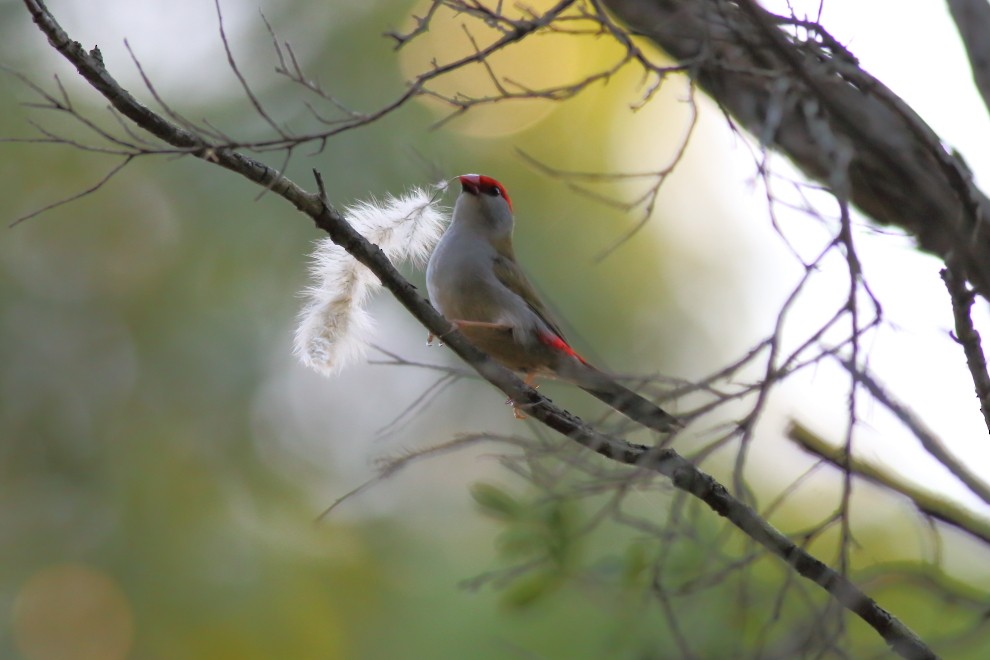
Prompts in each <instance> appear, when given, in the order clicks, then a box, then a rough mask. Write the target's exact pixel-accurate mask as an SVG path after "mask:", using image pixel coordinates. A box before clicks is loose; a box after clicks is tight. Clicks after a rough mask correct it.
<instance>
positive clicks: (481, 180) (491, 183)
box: [478, 174, 512, 210]
mask: <svg viewBox="0 0 990 660" xmlns="http://www.w3.org/2000/svg"><path fill="white" fill-rule="evenodd" d="M478 184H479V185H482V186H485V187H488V188H498V191H499V192H500V193H501V194H502V197H504V198H505V202H506V204H508V205H509V209H510V210H511V209H512V199H510V198H509V193H507V192H506V191H505V186H503V185H502V184H501V183H499V182H498V181H496V180H495V179H493V178H491V177H490V176H485V175H484V174H479V175H478Z"/></svg>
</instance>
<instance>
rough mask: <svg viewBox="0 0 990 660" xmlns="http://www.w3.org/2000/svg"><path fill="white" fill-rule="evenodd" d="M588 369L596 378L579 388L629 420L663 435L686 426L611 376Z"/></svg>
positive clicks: (579, 383) (583, 379) (584, 380)
mask: <svg viewBox="0 0 990 660" xmlns="http://www.w3.org/2000/svg"><path fill="white" fill-rule="evenodd" d="M588 368H589V369H592V370H593V371H594V372H595V376H596V377H595V378H582V379H581V381H582V382H576V384H577V386H578V387H580V388H581V389H583V390H584V391H585V392H587V393H588V394H590V395H592V396H593V397H595V398H597V399H599V400H601V401H604V402H605V403H607V404H608V405H609V406H611V407H612V408H614V409H616V410H618V411H619V412H620V413H622V414H623V415H625V416H626V417H628V418H629V419H631V420H633V421H634V422H639V423H640V424H642V425H643V426H646V427H649V428H651V429H654V430H656V431H660V432H661V433H669V432H671V431H676V430H677V429H679V428H682V427H683V426H684V424H683V423H682V422H681V421H680V420H679V419H677V418H676V417H674V416H673V415H671V414H670V413H668V412H667V411H666V410H664V409H663V408H661V407H660V406H658V405H657V404H655V403H653V402H652V401H649V400H647V399H644V398H643V397H641V396H640V395H638V394H636V393H635V392H633V391H632V390H631V389H629V388H628V387H625V386H623V385H621V384H620V383H618V382H616V381H615V380H614V379H613V378H612V377H611V376H608V375H607V374H605V373H602V372H600V371H598V370H597V369H594V367H590V366H588Z"/></svg>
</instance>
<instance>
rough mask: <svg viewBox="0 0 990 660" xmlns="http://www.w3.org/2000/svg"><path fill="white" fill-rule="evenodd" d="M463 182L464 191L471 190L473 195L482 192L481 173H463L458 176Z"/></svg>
mask: <svg viewBox="0 0 990 660" xmlns="http://www.w3.org/2000/svg"><path fill="white" fill-rule="evenodd" d="M457 178H458V179H459V180H460V182H461V189H462V190H464V192H469V193H471V194H472V195H480V194H481V175H479V174H462V175H460V176H459V177H457Z"/></svg>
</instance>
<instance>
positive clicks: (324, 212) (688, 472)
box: [24, 0, 935, 658]
mask: <svg viewBox="0 0 990 660" xmlns="http://www.w3.org/2000/svg"><path fill="white" fill-rule="evenodd" d="M24 3H25V5H26V6H27V8H28V10H29V11H30V12H31V15H32V17H33V19H34V21H35V23H36V24H37V25H38V27H39V29H40V30H41V31H42V32H43V33H44V34H45V35H46V36H47V37H48V39H49V42H50V43H51V45H52V46H53V47H54V48H55V49H56V50H57V51H58V52H59V53H61V54H62V55H63V56H64V57H65V58H66V59H67V60H68V61H69V62H70V63H72V64H73V65H74V66H75V67H76V69H77V70H78V71H79V73H80V74H81V75H82V76H83V77H84V78H85V79H86V80H87V81H89V82H90V84H91V85H92V86H93V87H94V88H95V89H97V90H98V91H99V92H100V93H101V94H103V95H104V96H105V97H106V98H107V100H108V101H110V103H111V104H112V105H113V106H114V107H115V108H116V109H117V110H118V111H119V112H120V113H121V114H122V115H124V116H126V117H128V118H130V119H131V120H133V121H135V122H136V123H138V124H139V125H140V126H142V127H143V128H145V130H148V131H149V132H151V133H153V134H154V135H156V136H157V137H159V139H162V140H164V141H165V142H167V143H169V144H171V145H173V146H175V147H177V148H179V149H184V150H188V151H189V152H190V153H192V154H194V155H196V156H197V157H199V158H201V159H203V160H204V161H206V162H212V163H215V164H218V165H220V166H221V167H224V168H226V169H229V170H231V171H233V172H236V173H238V174H240V175H241V176H244V177H245V178H247V179H248V180H250V181H253V182H255V183H257V184H259V185H261V186H262V187H265V188H268V189H270V190H271V191H272V192H273V193H274V194H277V195H279V196H281V197H282V198H283V199H285V200H286V201H288V202H290V203H291V204H292V205H293V206H295V207H296V208H297V209H298V210H299V211H300V212H302V213H304V214H306V215H308V216H309V217H310V218H312V219H313V221H314V222H315V223H316V225H317V226H318V227H320V228H321V229H323V230H325V231H326V232H327V233H328V235H329V236H330V238H331V239H332V240H333V241H334V242H335V243H337V244H338V245H340V246H341V247H343V248H344V249H345V250H347V251H348V252H349V253H350V254H351V255H352V256H353V257H354V258H355V259H357V260H358V261H359V262H360V263H362V264H364V265H365V266H367V267H368V268H369V269H370V270H371V271H372V272H374V273H375V275H376V276H377V277H378V278H379V280H380V281H381V282H382V284H383V285H384V286H385V287H386V288H387V289H388V290H389V291H390V292H391V293H392V294H393V295H394V296H395V298H396V299H397V300H398V301H399V302H400V303H401V304H402V305H403V306H405V307H406V309H407V310H408V311H409V312H410V313H411V314H412V315H413V316H414V317H415V318H417V319H418V320H419V321H420V322H421V323H422V324H423V325H424V326H425V327H426V328H427V329H428V330H429V331H430V332H432V333H433V334H434V335H437V336H439V337H442V338H443V340H444V341H445V343H446V344H447V345H448V346H449V347H450V348H451V349H452V350H453V351H454V352H455V353H457V355H459V356H460V357H461V358H463V359H464V360H465V361H467V362H468V363H469V364H471V366H472V367H473V368H474V369H475V370H476V371H477V372H478V373H479V374H481V375H482V376H483V377H484V378H485V379H486V380H488V381H489V382H490V383H492V384H493V385H495V386H496V387H498V388H499V389H500V390H502V392H504V393H505V394H506V395H508V396H509V397H510V398H511V399H512V400H513V401H515V402H517V405H519V406H520V407H524V408H525V410H526V411H527V412H528V413H529V414H530V416H531V417H533V418H534V419H537V420H539V421H540V422H542V423H543V424H545V425H546V426H547V427H548V428H550V429H553V430H555V431H557V432H558V433H560V434H561V435H563V436H565V437H567V438H569V439H570V440H572V441H574V442H576V443H578V444H580V445H581V446H583V447H585V448H587V449H590V450H592V451H593V452H596V453H598V454H600V455H601V456H604V457H606V458H608V459H610V460H612V461H615V462H617V463H621V464H624V465H629V466H635V467H638V468H640V469H643V470H650V471H653V472H656V473H658V474H662V475H664V476H666V477H668V478H669V479H670V481H671V483H672V484H673V485H674V486H675V487H676V488H678V489H680V490H682V491H684V492H686V493H690V494H691V495H693V496H694V497H695V498H697V499H698V500H700V501H702V502H704V503H705V504H706V505H707V506H708V507H709V508H710V509H711V510H712V511H714V512H715V513H717V514H718V515H719V516H723V517H725V518H726V519H727V520H729V521H730V522H731V523H732V525H734V526H735V527H737V528H738V529H740V530H741V531H743V532H744V533H745V534H746V535H748V536H749V537H750V538H752V539H753V540H754V541H756V542H757V543H758V544H760V545H761V546H763V547H764V548H766V549H767V550H769V551H770V552H771V553H773V554H774V555H776V556H777V557H780V558H781V559H783V560H784V561H785V562H786V563H787V565H788V566H790V567H792V568H793V569H794V570H795V571H796V572H798V573H799V574H800V575H802V576H804V577H806V578H808V579H809V580H811V581H813V582H814V583H815V584H818V585H819V586H820V587H822V588H823V589H824V590H826V591H827V592H828V593H829V594H831V595H832V597H833V598H834V599H835V600H836V601H837V602H838V603H841V605H842V606H843V607H845V608H847V609H848V610H850V611H851V612H854V613H855V614H856V615H857V616H859V617H860V618H862V619H863V620H864V621H865V622H866V623H868V624H869V625H870V626H872V627H873V628H874V629H875V630H876V631H877V632H878V633H879V634H880V635H881V636H882V637H883V638H884V639H885V640H886V641H887V643H888V644H889V645H890V646H891V647H892V648H893V649H894V650H895V651H896V652H898V653H900V654H901V655H903V656H904V657H910V658H933V657H935V656H934V653H933V652H932V650H931V649H930V648H929V647H928V646H927V645H926V644H925V643H924V642H923V641H922V640H921V639H920V638H918V637H917V635H915V634H914V633H913V632H912V631H911V630H910V629H908V628H907V627H906V626H905V625H904V624H903V623H901V622H900V621H899V620H898V619H897V618H895V617H894V616H893V615H891V614H890V613H889V612H887V611H886V610H884V609H883V608H882V607H880V606H879V605H878V604H877V603H876V602H875V601H874V600H872V599H871V598H870V597H869V596H867V595H866V594H865V593H864V592H863V591H862V590H860V589H859V588H858V587H857V586H856V585H854V584H853V583H852V582H851V581H850V580H849V579H848V578H846V577H845V576H843V575H841V574H839V573H837V572H836V571H834V570H833V569H831V568H829V567H828V566H827V565H825V564H824V563H822V562H821V561H819V560H818V559H816V558H815V557H813V556H812V555H811V554H809V553H808V552H807V551H805V550H804V549H802V548H800V547H798V546H797V545H795V544H794V543H793V542H792V541H791V540H790V539H789V538H787V537H786V536H785V535H784V534H782V533H780V532H779V531H778V530H776V529H775V528H774V527H773V526H771V525H770V524H769V522H767V521H766V520H764V519H763V518H762V517H760V516H759V515H758V514H757V513H756V512H755V511H754V510H753V509H752V508H750V507H749V506H747V505H746V504H744V503H743V502H741V501H739V500H738V499H736V498H734V497H732V496H731V495H730V494H729V492H728V491H727V490H726V489H725V487H724V486H722V485H721V484H720V483H718V482H717V481H716V480H715V479H714V478H712V477H711V476H710V475H708V474H706V473H705V472H703V471H701V470H700V469H698V468H697V467H696V466H694V465H693V464H691V463H690V462H688V461H686V460H685V459H684V458H682V457H681V456H680V455H679V454H677V453H676V452H674V451H673V450H671V449H667V448H648V447H644V446H641V445H635V444H631V443H628V442H626V441H624V440H622V439H620V438H617V437H614V436H610V435H606V434H603V433H601V432H599V431H597V430H596V429H594V428H593V427H591V426H588V425H587V424H585V423H583V422H582V421H581V420H580V419H578V418H576V417H575V416H573V415H571V414H570V413H568V412H567V411H565V410H562V409H560V408H558V407H557V406H555V405H553V404H552V403H551V402H550V401H549V400H548V399H546V398H545V397H543V396H541V395H540V394H539V393H537V392H536V391H535V390H533V389H532V388H530V387H528V386H526V385H525V384H524V383H523V382H522V381H521V380H520V379H519V378H517V377H516V376H515V375H514V374H513V373H512V372H510V371H508V370H507V369H505V368H504V367H501V366H500V365H498V364H496V363H495V362H493V361H492V360H491V359H490V358H489V357H488V356H486V355H485V354H484V353H482V352H480V351H479V350H478V349H477V348H475V347H474V346H473V345H471V344H470V343H469V342H468V341H467V340H466V339H465V338H464V337H463V336H462V335H461V334H460V333H459V332H457V331H456V329H455V328H454V327H453V326H452V325H451V324H450V323H449V322H448V321H447V320H446V319H444V318H443V317H442V316H441V315H440V314H438V313H437V312H436V310H435V309H433V307H432V306H430V304H429V303H428V302H427V301H425V300H424V299H423V298H422V297H421V296H420V294H419V292H418V291H417V290H416V289H415V287H413V286H412V285H411V284H410V283H409V282H407V281H406V280H405V279H404V278H403V277H402V276H401V274H400V273H399V272H398V271H397V270H396V269H395V268H394V266H393V265H392V264H391V263H390V262H389V261H388V259H387V258H385V256H384V254H383V253H382V252H381V251H380V250H379V249H378V248H376V246H374V245H372V244H370V243H369V242H368V241H367V240H366V239H364V237H363V236H361V235H360V234H359V233H357V232H356V231H355V230H354V229H353V228H352V227H350V226H349V225H348V224H347V223H346V222H345V221H344V220H343V218H342V216H341V215H340V213H338V212H337V211H336V210H334V209H333V208H332V207H331V206H330V205H329V202H328V200H327V195H326V190H325V185H324V183H323V180H322V177H320V176H319V175H318V173H317V185H318V189H319V192H317V193H316V194H314V193H310V192H307V191H305V190H303V189H302V188H300V187H299V186H298V185H296V184H295V183H293V182H292V181H290V180H288V179H287V178H285V177H284V176H283V175H281V174H280V173H278V172H276V171H274V170H272V169H271V168H269V167H267V166H265V165H264V164H262V163H259V162H257V161H255V160H254V159H251V158H249V157H247V156H245V155H243V154H241V153H239V152H237V151H235V150H234V149H232V148H230V147H229V146H220V145H214V144H210V143H208V142H207V141H206V140H205V139H204V138H202V137H201V136H199V135H196V134H193V133H191V132H190V131H188V130H187V129H185V128H183V127H181V126H179V125H176V124H174V123H172V122H170V121H168V119H166V118H165V117H162V116H161V115H158V114H156V113H154V112H152V111H151V110H149V109H148V108H146V107H145V106H143V105H141V104H140V103H139V102H138V101H137V100H136V99H135V98H134V97H133V96H132V95H131V94H129V93H128V92H127V91H126V90H124V89H122V88H121V87H120V86H119V84H118V83H117V82H116V81H115V80H114V78H113V77H112V76H111V75H110V73H109V72H108V71H107V70H106V68H105V67H104V65H103V62H102V59H101V58H99V57H98V56H94V55H93V54H91V53H87V52H85V51H84V50H83V49H82V47H81V46H80V45H79V44H78V43H77V42H74V41H72V40H71V39H70V38H69V36H68V35H67V34H66V33H65V31H64V30H63V29H62V28H61V26H60V25H59V24H58V23H57V22H56V21H55V19H54V17H53V16H52V15H51V14H50V13H49V12H48V10H47V8H46V7H45V5H44V3H43V2H42V1H41V0H24ZM570 4H571V2H570V1H567V0H565V1H564V2H561V3H559V4H558V5H557V7H558V8H559V9H560V10H562V9H563V8H566V7H567V6H569V5H570ZM540 20H543V19H542V18H541V19H539V20H534V21H533V23H534V24H537V25H538V24H539V22H540ZM534 29H535V27H534ZM519 32H522V33H525V31H524V30H521V31H519ZM517 37H520V38H521V34H519V33H511V34H509V35H508V36H507V37H506V39H509V40H512V39H514V38H517ZM486 50H487V49H486ZM468 59H471V58H468ZM455 64H456V63H455ZM449 66H454V64H452V65H449ZM441 68H442V67H441ZM389 107H394V105H393V106H389ZM388 111H390V110H389V109H388V108H386V109H384V110H383V111H382V112H388Z"/></svg>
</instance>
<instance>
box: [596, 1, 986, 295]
mask: <svg viewBox="0 0 990 660" xmlns="http://www.w3.org/2000/svg"><path fill="white" fill-rule="evenodd" d="M602 3H603V4H604V5H605V6H607V7H608V8H609V9H610V10H611V11H612V12H614V13H615V15H616V16H618V17H619V18H620V19H621V20H622V21H624V22H625V23H626V24H627V25H629V26H630V28H631V29H632V31H633V32H637V33H640V34H642V35H644V36H646V37H648V38H649V39H651V40H653V41H654V42H656V43H657V45H659V46H660V47H661V48H663V49H664V50H665V51H667V52H668V53H669V54H670V55H672V56H673V57H675V58H678V59H680V60H681V61H682V62H691V63H692V67H691V68H690V69H689V71H690V72H691V75H692V77H694V79H695V80H696V81H697V83H698V84H699V86H700V87H701V88H703V89H704V90H705V91H706V92H708V93H709V94H710V95H711V96H712V97H713V98H714V99H715V100H716V101H717V102H718V103H719V104H720V105H721V106H722V107H724V108H725V109H726V110H727V111H728V112H729V113H731V114H732V116H733V117H735V118H736V120H738V121H739V122H740V124H742V126H744V127H745V128H746V129H747V130H748V131H749V132H750V133H752V134H753V135H755V136H759V137H760V138H761V140H763V141H764V142H766V143H767V144H770V145H772V146H773V147H775V148H776V149H779V150H780V151H782V152H783V153H785V154H786V155H787V156H789V157H790V158H791V160H793V161H794V163H796V164H797V166H798V167H800V168H801V169H802V170H803V171H804V173H805V174H806V175H808V176H809V177H812V178H814V179H817V180H818V181H822V182H824V183H826V184H828V185H829V186H830V187H831V186H832V183H833V182H832V181H831V180H830V177H831V175H832V174H833V173H834V161H833V159H832V158H831V156H830V154H831V152H832V149H830V148H829V147H830V145H832V146H834V145H836V144H843V145H845V146H846V147H848V148H850V149H851V150H852V157H851V161H850V163H849V168H848V179H849V181H848V185H849V194H848V199H849V201H850V202H851V203H853V204H855V205H856V206H857V207H859V208H860V209H861V210H862V211H863V212H865V213H866V214H867V215H869V216H870V217H871V218H872V219H873V220H875V221H876V222H878V223H880V224H892V225H896V226H898V227H901V228H903V229H905V230H906V231H908V232H910V233H911V234H913V235H914V236H915V237H916V238H917V240H918V243H919V244H920V246H921V247H922V249H924V250H927V251H929V252H932V253H934V254H936V255H939V256H940V257H942V258H943V259H945V258H948V256H949V255H950V254H954V255H957V257H958V258H959V260H960V263H961V265H962V267H963V268H964V269H965V277H966V278H967V279H968V280H969V281H971V282H972V283H973V286H974V287H975V288H976V290H977V291H978V292H979V293H980V295H982V296H983V297H985V298H990V232H988V231H987V229H988V227H990V225H988V222H990V200H988V199H987V197H986V196H985V195H984V194H983V193H981V192H980V191H979V190H977V188H976V187H975V185H974V183H973V181H972V177H971V176H970V174H969V173H968V171H967V170H966V168H965V166H964V165H963V164H962V163H961V162H960V161H959V159H958V158H956V157H955V156H953V155H952V154H950V153H949V152H947V151H946V149H945V148H944V147H943V146H942V144H941V142H940V140H939V139H938V137H937V136H936V135H935V133H934V132H933V131H932V130H931V129H930V128H929V127H928V126H927V125H926V124H925V123H924V121H922V119H921V118H920V117H918V115H917V114H916V113H915V112H914V111H913V110H911V109H910V108H909V107H908V106H907V105H906V104H905V103H904V102H903V101H902V100H901V99H900V98H898V97H897V96H896V95H895V94H894V93H893V92H891V91H890V90H889V89H888V88H887V87H885V86H884V85H883V84H882V83H881V82H880V81H878V80H876V79H875V78H873V77H872V76H870V75H869V74H868V73H866V72H865V71H863V70H862V69H861V68H860V67H859V66H858V65H857V63H856V62H855V60H853V59H850V58H848V57H847V56H846V55H845V53H844V50H838V51H836V50H833V49H832V48H830V47H829V44H828V43H819V42H817V41H815V40H813V39H805V40H803V41H802V40H799V39H798V38H797V37H796V36H795V37H792V36H790V35H788V34H787V33H785V32H784V31H783V30H782V29H781V28H780V27H779V25H780V24H781V22H782V19H781V18H780V17H776V16H773V15H772V14H769V13H768V12H766V11H765V10H763V9H761V8H760V7H759V6H758V5H756V3H755V2H754V1H753V0H740V1H739V2H730V1H729V0H602ZM819 34H823V32H821V33H819ZM782 82H786V88H781V91H780V92H779V93H777V94H775V93H774V89H776V88H777V87H778V86H780V85H781V83H782ZM774 116H776V119H774ZM816 122H818V123H821V122H824V124H825V126H826V127H827V133H825V134H823V133H822V131H820V130H816V129H815V128H814V123H816ZM823 136H825V137H827V138H828V141H827V142H823ZM837 192H839V194H840V197H842V196H844V195H842V191H837Z"/></svg>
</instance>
